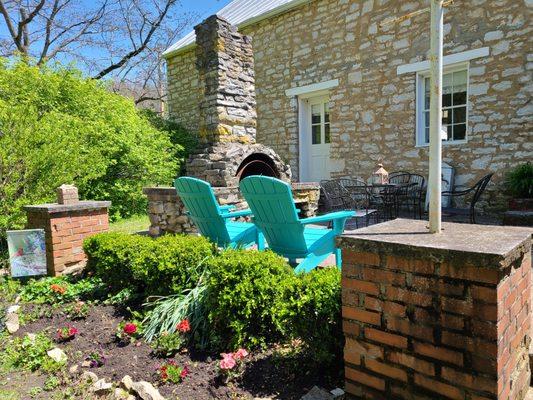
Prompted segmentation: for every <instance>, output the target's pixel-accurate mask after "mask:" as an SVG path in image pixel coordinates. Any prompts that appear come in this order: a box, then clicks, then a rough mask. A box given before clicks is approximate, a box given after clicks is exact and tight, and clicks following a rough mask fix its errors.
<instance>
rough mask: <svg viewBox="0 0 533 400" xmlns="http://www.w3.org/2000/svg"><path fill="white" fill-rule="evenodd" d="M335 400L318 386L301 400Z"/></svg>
mask: <svg viewBox="0 0 533 400" xmlns="http://www.w3.org/2000/svg"><path fill="white" fill-rule="evenodd" d="M333 398H334V397H333V395H332V394H331V393H329V392H326V391H325V390H324V389H321V388H319V387H318V386H313V388H312V389H311V390H310V391H309V392H307V394H306V395H305V396H302V397H301V398H300V400H333Z"/></svg>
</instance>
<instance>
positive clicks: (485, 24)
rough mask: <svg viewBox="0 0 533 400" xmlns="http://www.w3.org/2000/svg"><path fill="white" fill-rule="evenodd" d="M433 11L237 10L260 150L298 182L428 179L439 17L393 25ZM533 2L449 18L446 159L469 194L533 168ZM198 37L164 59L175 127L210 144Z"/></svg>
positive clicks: (300, 1) (284, 1)
mask: <svg viewBox="0 0 533 400" xmlns="http://www.w3.org/2000/svg"><path fill="white" fill-rule="evenodd" d="M428 5H429V2H428V1H427V0H410V1H406V0H270V1H259V0H252V1H250V0H234V1H233V2H231V3H230V4H229V5H227V6H226V7H225V8H223V9H222V10H221V11H220V12H219V13H218V14H217V15H218V16H220V17H222V18H224V19H226V20H227V21H228V22H229V23H231V24H233V25H235V26H237V27H238V31H239V33H242V34H244V35H248V36H250V37H251V39H252V42H251V43H252V48H253V63H254V64H255V66H254V69H255V98H256V113H257V121H256V140H257V142H259V143H261V144H263V145H265V146H269V147H270V148H272V149H274V150H275V152H277V154H279V156H280V157H281V158H282V159H283V160H284V161H285V162H286V163H288V164H289V165H290V167H291V170H292V179H293V180H294V181H300V182H308V181H318V180H320V179H325V178H329V177H344V176H360V177H365V178H367V177H368V176H370V174H371V173H372V172H373V171H374V170H375V169H376V165H377V163H378V162H380V161H382V162H383V163H384V164H385V168H386V169H387V170H388V171H389V172H391V171H398V170H405V171H411V172H418V173H421V174H423V175H425V176H427V169H428V128H427V126H428V122H427V114H428V113H427V109H428V94H427V92H428V90H429V89H428V82H429V79H428V62H427V61H426V59H427V52H428V50H429V13H419V14H416V15H414V16H412V17H410V18H407V19H405V20H400V21H397V22H395V23H388V24H387V23H385V24H383V22H384V21H385V22H387V21H388V20H390V19H391V18H394V17H398V16H402V15H405V14H409V13H411V12H413V11H416V10H420V9H423V8H425V7H427V6H428ZM532 10H533V3H532V2H531V1H530V0H468V1H466V0H459V1H455V2H454V3H453V4H451V5H450V6H448V7H447V8H446V12H445V20H444V23H445V26H444V29H445V37H444V40H445V44H444V55H445V59H444V64H445V65H444V87H443V92H444V95H443V114H444V121H443V122H444V126H445V129H446V130H447V139H446V140H445V141H444V146H443V161H444V162H446V163H448V164H450V165H451V166H452V167H453V168H454V169H455V173H456V178H455V184H456V185H469V186H470V185H472V184H474V183H475V182H476V181H477V180H478V179H480V178H481V177H482V176H484V175H485V174H487V173H489V172H495V175H494V177H493V181H492V182H493V184H491V185H490V186H489V188H488V189H487V190H488V195H487V196H486V197H485V200H487V201H488V206H489V207H490V208H494V209H497V208H500V209H501V208H505V202H506V198H505V196H504V195H503V190H502V184H503V181H504V178H505V174H506V172H507V171H508V170H509V169H510V168H511V167H513V166H515V165H517V164H519V163H523V162H525V161H527V160H531V159H532V158H533V140H532V139H533V135H532V115H533V105H532V104H531V92H532V89H533V85H532V82H531V77H532V76H531V72H532V69H533V54H532V51H531V31H532V29H531V25H530V20H531V11H532ZM196 47H197V44H196V41H195V33H194V32H191V33H190V34H189V35H187V36H185V37H184V38H183V39H181V40H180V41H178V42H177V43H175V44H174V45H173V46H171V47H170V48H169V49H168V50H167V51H166V52H165V54H164V56H165V58H166V60H167V71H168V90H169V112H170V116H171V118H173V119H175V120H177V121H179V122H181V123H182V124H183V125H184V126H185V127H187V128H188V129H190V130H191V131H194V132H200V122H199V121H200V119H201V118H200V109H199V104H200V103H201V101H202V90H200V86H201V85H200V83H199V72H198V69H197V65H196V64H197V63H196V57H197V54H196Z"/></svg>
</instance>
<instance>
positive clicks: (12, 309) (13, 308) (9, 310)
mask: <svg viewBox="0 0 533 400" xmlns="http://www.w3.org/2000/svg"><path fill="white" fill-rule="evenodd" d="M19 310H20V305H18V304H15V305H12V306H9V307H8V308H7V314H11V313H18V312H19Z"/></svg>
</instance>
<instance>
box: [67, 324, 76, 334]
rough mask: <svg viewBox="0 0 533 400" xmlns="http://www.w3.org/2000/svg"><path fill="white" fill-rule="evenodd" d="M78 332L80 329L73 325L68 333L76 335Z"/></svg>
mask: <svg viewBox="0 0 533 400" xmlns="http://www.w3.org/2000/svg"><path fill="white" fill-rule="evenodd" d="M77 333H78V330H77V329H76V328H74V327H73V326H71V327H70V328H68V334H69V336H74V335H76V334H77Z"/></svg>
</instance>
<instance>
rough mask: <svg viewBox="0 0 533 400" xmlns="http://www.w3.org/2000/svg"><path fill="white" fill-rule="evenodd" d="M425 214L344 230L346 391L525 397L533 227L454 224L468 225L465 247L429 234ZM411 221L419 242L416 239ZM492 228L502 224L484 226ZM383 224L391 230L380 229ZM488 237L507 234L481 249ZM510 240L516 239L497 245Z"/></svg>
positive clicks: (469, 399)
mask: <svg viewBox="0 0 533 400" xmlns="http://www.w3.org/2000/svg"><path fill="white" fill-rule="evenodd" d="M413 224H415V226H413ZM425 224H426V222H422V221H407V220H396V221H392V222H391V223H387V224H381V225H382V226H383V225H384V226H386V227H385V228H383V227H380V225H378V226H376V227H371V228H367V229H364V230H361V231H360V233H359V231H357V232H354V234H355V233H357V235H354V236H351V237H347V238H343V239H342V240H341V243H342V244H343V247H344V249H343V271H342V272H343V274H342V288H343V289H342V302H343V308H342V313H343V330H344V333H345V336H346V347H345V362H346V369H345V374H346V390H347V392H348V393H349V394H351V395H352V396H354V397H355V398H363V399H417V400H422V399H428V400H429V399H432V400H435V399H457V400H489V399H498V400H500V399H502V400H503V399H505V400H519V399H523V398H524V396H525V393H526V391H527V388H528V386H529V379H530V370H529V359H528V348H529V342H530V322H531V309H530V308H531V297H530V295H529V293H531V232H529V238H528V233H527V232H524V231H522V232H524V234H523V235H522V236H521V238H522V240H519V238H520V235H519V234H518V232H519V230H516V228H515V230H513V228H502V227H476V226H471V225H459V224H445V225H446V228H447V230H449V231H450V230H451V229H452V228H453V229H455V230H457V229H459V230H460V231H462V232H463V235H457V236H456V239H458V238H460V237H463V240H464V242H467V243H468V244H464V243H460V241H459V242H458V243H457V245H458V246H459V247H460V246H464V247H465V248H463V249H461V250H459V249H458V248H457V246H456V248H452V247H453V246H442V243H440V244H439V243H436V246H435V247H433V246H432V244H431V243H429V244H428V243H426V241H428V240H430V239H428V238H427V236H428V235H429V234H426V235H420V233H421V231H422V232H423V231H424V230H425ZM406 226H407V227H408V226H411V227H412V228H414V229H413V230H414V231H415V232H417V234H418V236H419V238H417V237H416V236H417V235H412V236H411V237H414V239H413V240H414V241H417V242H419V245H414V242H410V243H407V242H408V239H407V238H408V233H407V232H408V231H406V228H405V227H406ZM399 227H401V228H399ZM387 229H388V231H387ZM398 229H400V230H402V233H400V234H398V236H395V235H394V233H395V231H396V230H398ZM487 229H492V230H496V231H500V232H499V233H497V234H496V235H492V237H491V236H489V235H486V236H483V233H484V232H486V231H487ZM367 231H370V232H369V233H370V235H369V236H365V232H367ZM380 232H381V233H382V232H389V233H388V234H387V235H383V237H379V238H376V235H378V234H380ZM391 234H392V235H391ZM446 234H447V235H453V232H451V231H450V232H448V233H446ZM446 234H445V235H446ZM482 237H484V238H485V241H488V242H489V243H491V239H495V240H499V242H500V243H497V242H493V243H494V247H493V250H489V251H486V249H487V248H488V249H490V246H487V243H479V244H478V248H477V249H475V250H474V248H475V247H476V246H474V247H472V245H473V244H474V243H476V240H477V239H479V238H482ZM381 239H383V241H380V240H381ZM524 239H525V240H524ZM391 240H392V242H393V243H391ZM406 241H407V242H406ZM513 241H514V242H516V243H514V242H513ZM402 242H403V243H402ZM511 242H513V243H514V244H515V245H516V246H514V247H513V246H508V248H509V249H508V250H505V251H502V253H501V254H499V253H498V251H499V249H501V247H500V248H499V247H498V246H499V244H505V245H508V244H509V243H511ZM451 243H453V241H452V242H451ZM511 247H512V250H510V249H511ZM506 249H507V248H506Z"/></svg>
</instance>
